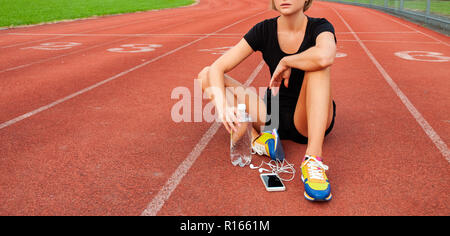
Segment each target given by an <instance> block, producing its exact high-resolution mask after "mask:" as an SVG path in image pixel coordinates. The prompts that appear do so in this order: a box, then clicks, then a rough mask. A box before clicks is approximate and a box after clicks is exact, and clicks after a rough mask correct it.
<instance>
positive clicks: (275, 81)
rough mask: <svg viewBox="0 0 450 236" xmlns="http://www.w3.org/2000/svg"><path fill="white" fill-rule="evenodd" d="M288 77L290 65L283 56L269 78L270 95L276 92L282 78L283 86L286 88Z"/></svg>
mask: <svg viewBox="0 0 450 236" xmlns="http://www.w3.org/2000/svg"><path fill="white" fill-rule="evenodd" d="M289 77H291V67H289V66H287V64H286V62H285V60H284V58H283V59H281V60H280V62H279V63H278V66H277V68H276V69H275V71H274V72H273V75H272V78H271V79H270V84H269V88H270V89H271V90H272V95H273V96H275V95H277V94H278V90H279V89H280V85H281V82H282V81H283V80H284V86H286V88H287V87H288V85H289Z"/></svg>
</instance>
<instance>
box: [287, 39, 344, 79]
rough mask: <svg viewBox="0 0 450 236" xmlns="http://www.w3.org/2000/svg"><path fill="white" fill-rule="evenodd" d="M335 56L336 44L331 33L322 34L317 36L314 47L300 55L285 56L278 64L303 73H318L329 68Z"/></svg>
mask: <svg viewBox="0 0 450 236" xmlns="http://www.w3.org/2000/svg"><path fill="white" fill-rule="evenodd" d="M335 56H336V43H335V41H334V35H333V33H331V32H322V33H321V34H319V35H318V36H317V39H316V46H314V47H311V48H309V49H308V50H306V51H304V52H302V53H299V54H295V55H291V56H286V57H284V58H283V59H282V60H281V61H280V63H285V65H286V66H287V67H291V68H297V69H300V70H303V71H318V70H323V69H325V68H327V67H329V66H331V65H332V64H333V62H334V58H335Z"/></svg>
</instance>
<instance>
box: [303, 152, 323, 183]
mask: <svg viewBox="0 0 450 236" xmlns="http://www.w3.org/2000/svg"><path fill="white" fill-rule="evenodd" d="M311 160H313V161H311ZM303 165H306V166H308V174H309V178H310V179H319V180H325V179H324V175H323V171H324V170H328V166H327V165H324V164H323V163H322V162H321V161H318V160H317V159H316V158H315V157H312V156H308V160H306V162H305V163H303Z"/></svg>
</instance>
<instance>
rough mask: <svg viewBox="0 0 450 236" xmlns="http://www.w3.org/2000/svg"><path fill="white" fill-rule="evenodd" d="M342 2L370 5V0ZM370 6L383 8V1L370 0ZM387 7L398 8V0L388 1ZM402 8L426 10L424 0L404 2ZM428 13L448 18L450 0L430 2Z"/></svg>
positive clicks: (432, 0)
mask: <svg viewBox="0 0 450 236" xmlns="http://www.w3.org/2000/svg"><path fill="white" fill-rule="evenodd" d="M341 1H344V2H357V3H366V4H370V2H371V1H370V0H341ZM372 4H374V5H377V6H384V0H372ZM388 7H390V8H399V7H400V0H388ZM403 7H404V9H405V10H412V11H421V12H425V11H426V9H427V1H426V0H404V3H403ZM430 12H431V13H433V14H437V15H442V16H447V17H450V0H431V3H430Z"/></svg>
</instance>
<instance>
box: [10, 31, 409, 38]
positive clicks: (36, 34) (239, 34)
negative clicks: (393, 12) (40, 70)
mask: <svg viewBox="0 0 450 236" xmlns="http://www.w3.org/2000/svg"><path fill="white" fill-rule="evenodd" d="M355 33H356V34H417V32H415V31H399V32H355ZM243 34H245V32H242V33H228V34H227V33H224V34H216V36H241V35H243ZM336 34H352V32H336ZM7 35H12V36H76V37H147V36H180V37H181V36H186V37H188V36H192V37H194V36H205V35H208V34H207V33H206V34H189V33H186V34H85V33H72V34H68V33H67V34H62V33H7Z"/></svg>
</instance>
